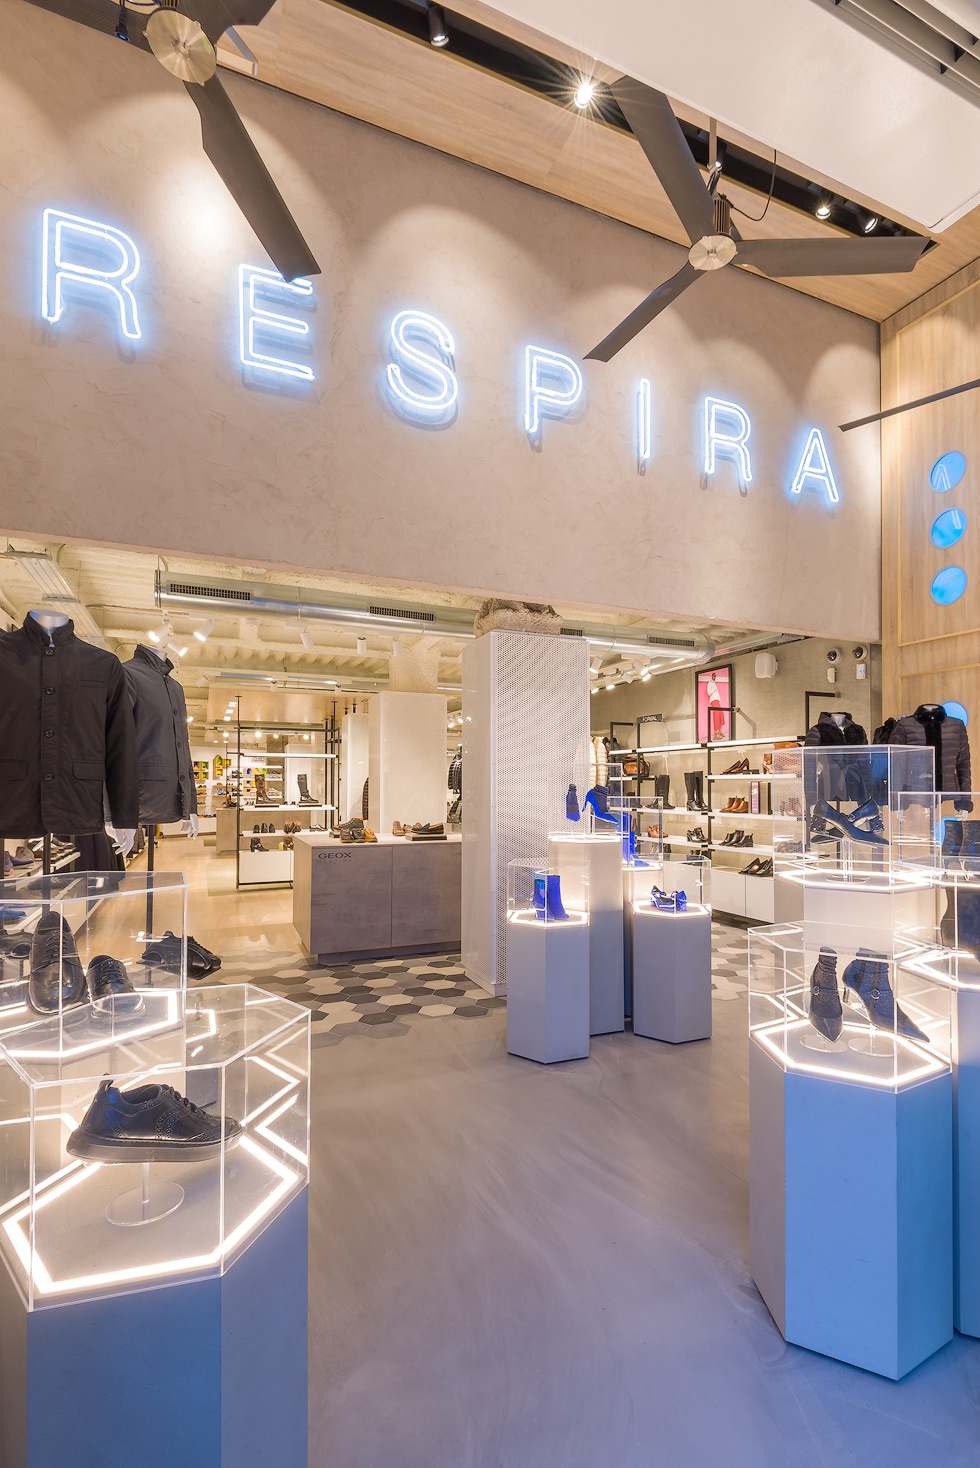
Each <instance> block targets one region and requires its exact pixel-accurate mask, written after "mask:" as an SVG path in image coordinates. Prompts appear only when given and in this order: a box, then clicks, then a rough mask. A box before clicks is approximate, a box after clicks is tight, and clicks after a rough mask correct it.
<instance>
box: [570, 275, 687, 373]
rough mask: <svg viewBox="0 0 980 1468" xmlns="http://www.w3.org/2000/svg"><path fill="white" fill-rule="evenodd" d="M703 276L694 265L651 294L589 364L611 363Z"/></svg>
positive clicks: (591, 356)
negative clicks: (617, 354) (612, 358)
mask: <svg viewBox="0 0 980 1468" xmlns="http://www.w3.org/2000/svg"><path fill="white" fill-rule="evenodd" d="M702 273H703V272H702V271H700V270H695V268H694V266H693V265H684V266H683V268H682V269H680V270H678V272H677V274H676V275H672V276H671V277H670V280H665V281H664V283H663V285H658V286H657V289H656V290H655V291H651V292H650V294H649V295H648V296H647V298H646V300H645V301H641V302H640V304H639V305H638V306H637V308H636V310H635V311H631V312H630V314H629V315H628V316H627V318H626V320H625V321H621V322H620V323H619V325H618V326H617V327H616V330H615V331H611V332H610V333H609V335H608V336H607V337H605V338H604V340H603V341H601V342H600V343H599V345H598V346H597V347H593V348H592V350H591V352H587V353H586V355H585V360H586V361H587V362H590V361H591V362H608V361H609V359H610V357H615V355H616V353H617V352H619V351H621V350H622V349H623V347H625V346H626V343H627V342H631V341H632V340H633V338H634V337H635V336H636V335H637V333H638V332H641V331H642V330H643V328H644V326H647V325H648V324H649V323H650V322H651V321H652V320H653V318H654V317H655V316H659V315H660V313H661V311H663V310H665V309H666V307H668V306H669V305H670V303H671V301H676V300H677V297H678V296H679V295H680V293H681V291H686V290H687V288H688V286H689V285H692V284H693V282H694V281H695V280H697V278H698V276H699V275H701V274H702Z"/></svg>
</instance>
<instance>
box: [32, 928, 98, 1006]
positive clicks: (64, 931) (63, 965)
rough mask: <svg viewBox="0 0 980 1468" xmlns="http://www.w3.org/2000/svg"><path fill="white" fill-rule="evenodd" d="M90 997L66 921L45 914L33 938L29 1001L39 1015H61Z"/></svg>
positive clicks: (83, 970) (83, 971)
mask: <svg viewBox="0 0 980 1468" xmlns="http://www.w3.org/2000/svg"><path fill="white" fill-rule="evenodd" d="M87 998H88V991H87V989H86V985H85V969H84V968H83V966H82V960H81V959H80V958H79V956H78V948H77V947H76V945H75V938H74V935H73V933H72V930H71V928H70V927H69V926H68V923H67V921H66V919H65V918H63V917H62V916H61V914H60V913H57V912H45V913H42V915H41V919H40V921H39V922H38V925H37V927H36V928H35V929H34V933H33V936H32V938H31V969H30V974H29V976H28V981H27V1002H28V1004H29V1006H30V1007H31V1009H33V1011H34V1013H35V1014H57V1013H58V1011H59V1010H60V1009H71V1008H73V1007H74V1006H76V1005H78V1004H84V1003H85V1001H86V999H87Z"/></svg>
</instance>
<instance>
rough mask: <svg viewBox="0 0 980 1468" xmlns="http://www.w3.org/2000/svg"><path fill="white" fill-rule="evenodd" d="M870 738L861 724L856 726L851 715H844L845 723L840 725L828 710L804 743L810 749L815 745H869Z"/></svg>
mask: <svg viewBox="0 0 980 1468" xmlns="http://www.w3.org/2000/svg"><path fill="white" fill-rule="evenodd" d="M867 742H868V736H867V734H866V733H865V731H864V729H863V728H862V727H861V725H860V724H855V722H854V720H853V719H852V718H851V716H850V714H844V722H843V724H841V725H839V724H837V723H836V722H835V720H834V715H833V714H832V713H828V712H827V711H826V710H825V711H824V712H823V713H822V714H821V715H820V717H819V718H818V719H817V722H816V723H815V724H813V725H811V727H810V728H809V729H808V730H807V733H806V739H805V741H804V743H805V745H806V747H807V748H808V749H810V748H812V747H813V745H815V744H838V745H839V744H867Z"/></svg>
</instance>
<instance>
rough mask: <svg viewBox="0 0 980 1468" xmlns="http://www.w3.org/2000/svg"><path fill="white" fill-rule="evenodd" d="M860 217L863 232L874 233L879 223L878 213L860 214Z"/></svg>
mask: <svg viewBox="0 0 980 1468" xmlns="http://www.w3.org/2000/svg"><path fill="white" fill-rule="evenodd" d="M858 219H859V220H860V223H861V230H862V233H863V234H874V232H875V230H876V229H877V228H878V224H879V219H878V216H877V214H859V215H858Z"/></svg>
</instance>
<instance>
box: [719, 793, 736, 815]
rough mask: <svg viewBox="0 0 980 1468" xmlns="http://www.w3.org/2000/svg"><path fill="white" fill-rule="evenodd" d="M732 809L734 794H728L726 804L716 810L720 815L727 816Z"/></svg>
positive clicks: (733, 807)
mask: <svg viewBox="0 0 980 1468" xmlns="http://www.w3.org/2000/svg"><path fill="white" fill-rule="evenodd" d="M734 809H735V796H734V795H730V796H729V797H728V800H727V802H726V804H725V805H723V806H722V808H721V810H720V811H719V812H718V814H719V815H720V816H727V815H728V814H729V812H730V811H733V810H734Z"/></svg>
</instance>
